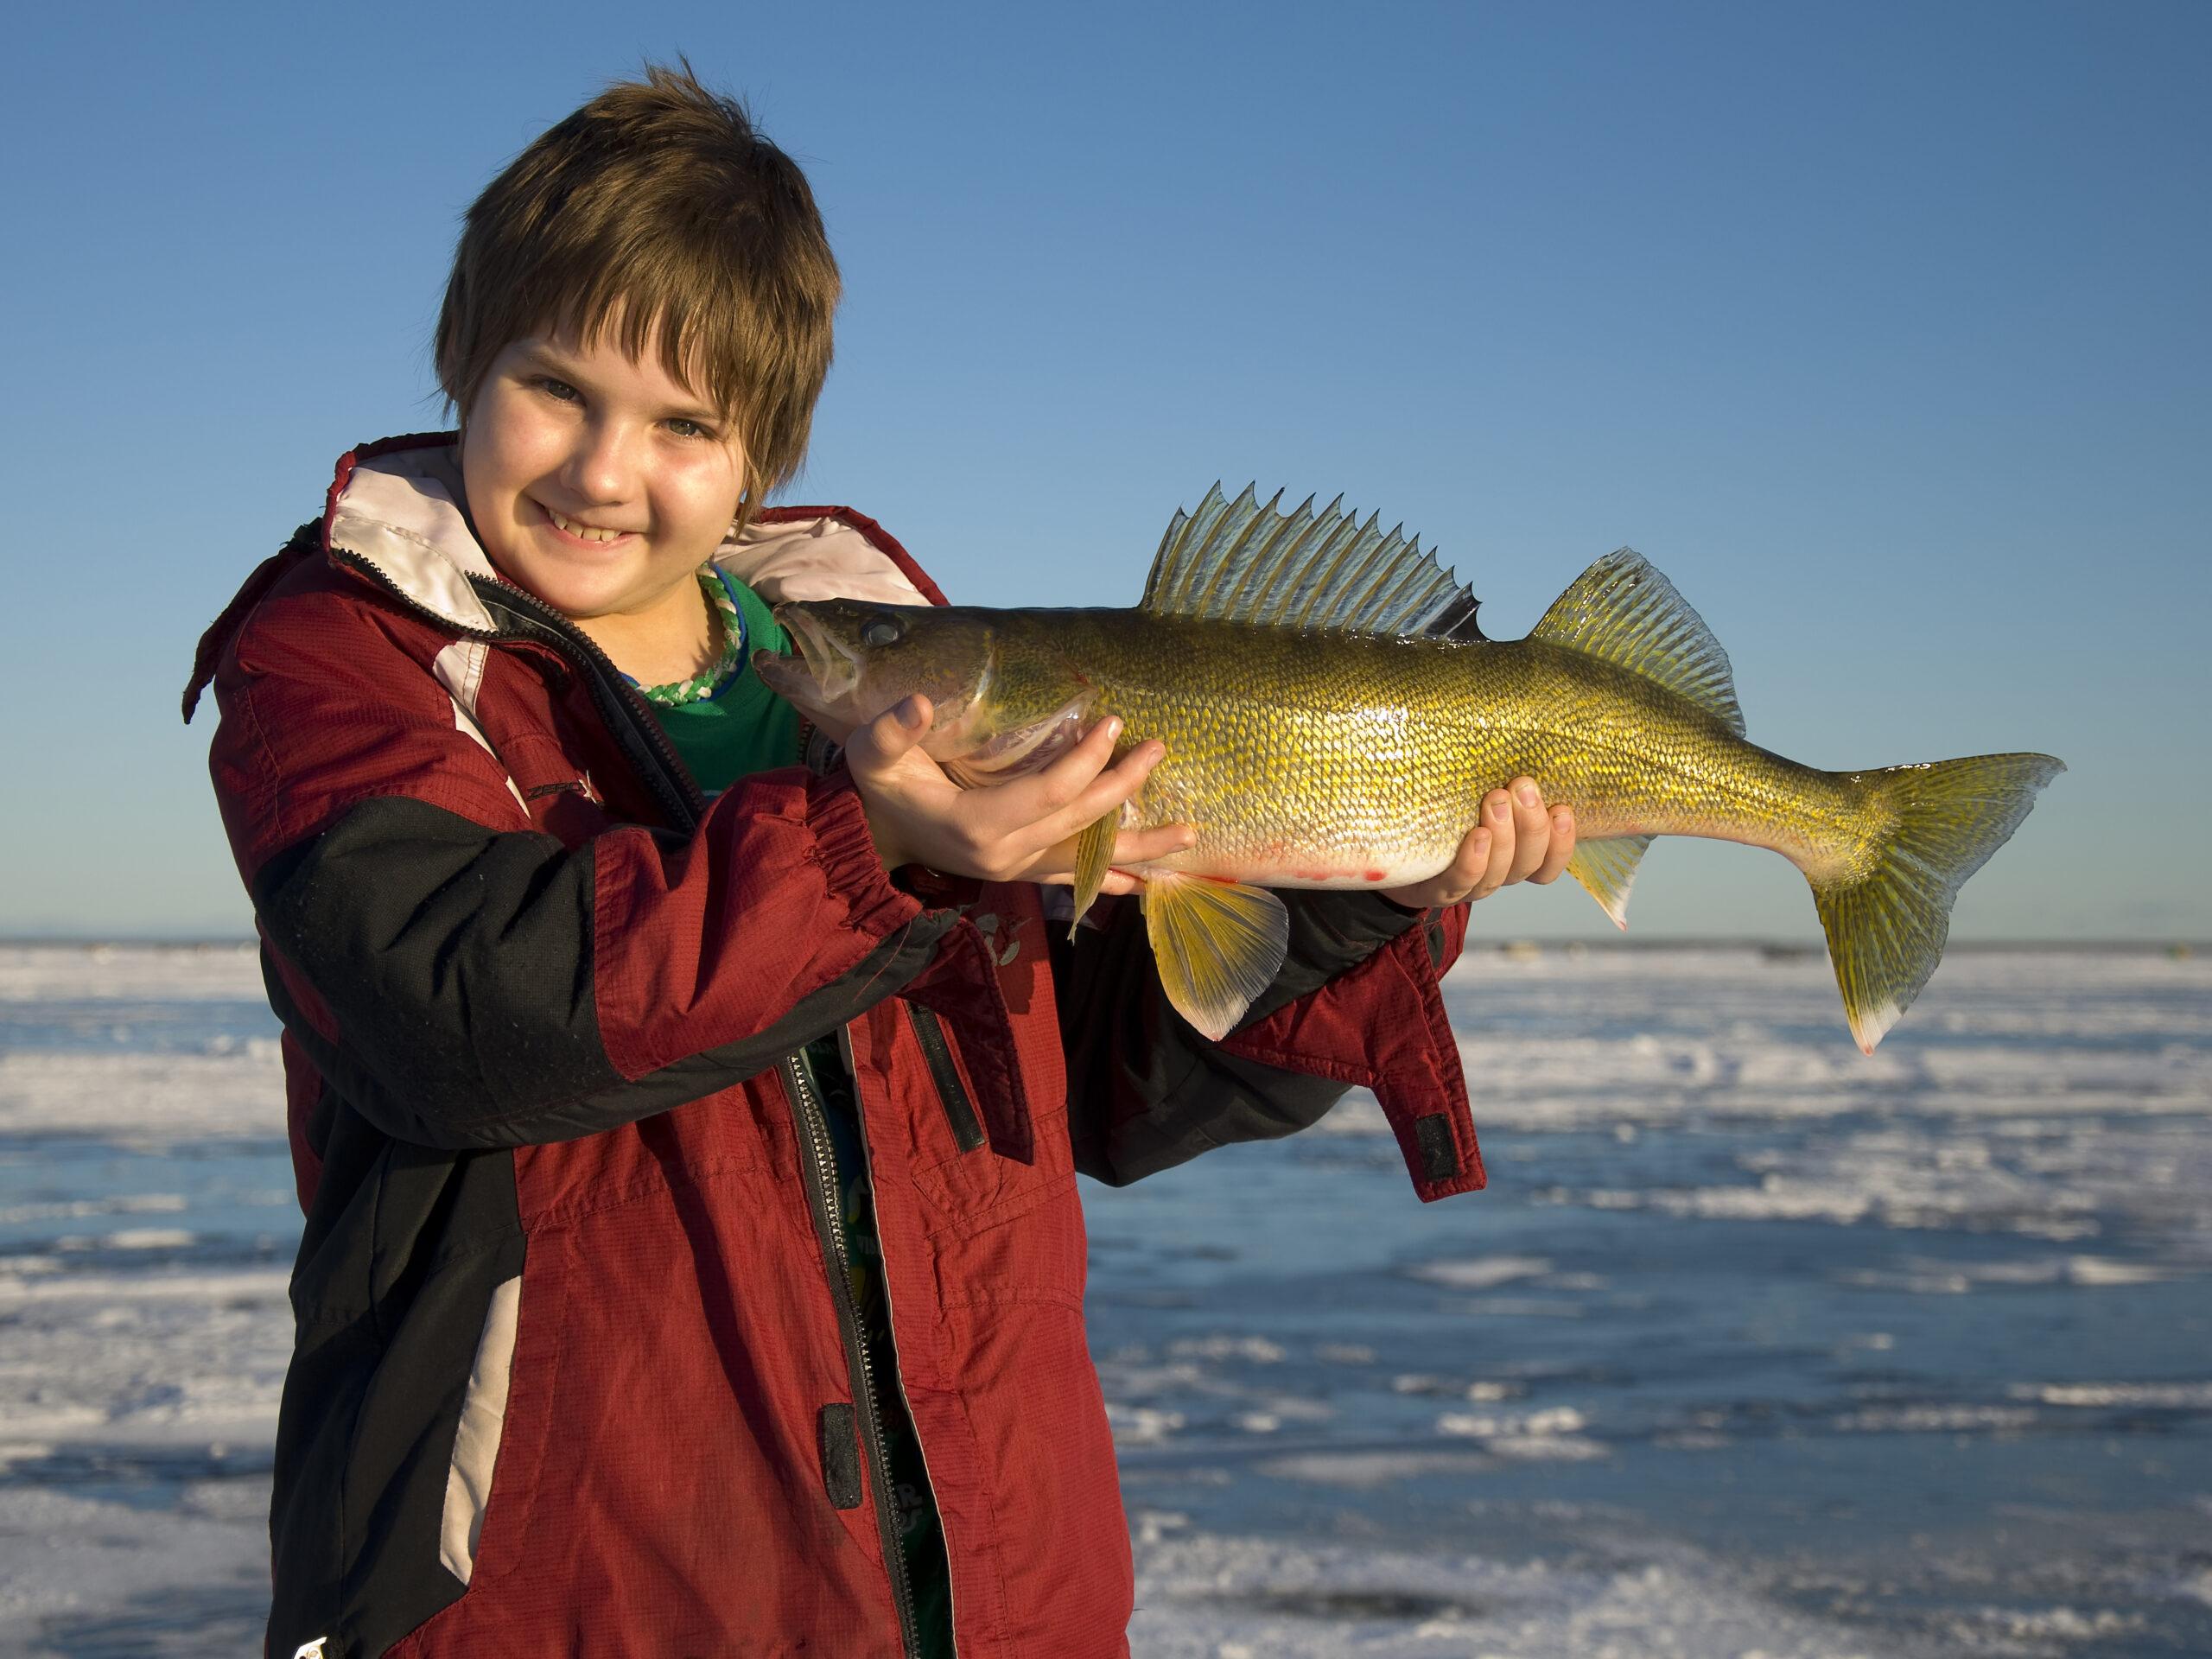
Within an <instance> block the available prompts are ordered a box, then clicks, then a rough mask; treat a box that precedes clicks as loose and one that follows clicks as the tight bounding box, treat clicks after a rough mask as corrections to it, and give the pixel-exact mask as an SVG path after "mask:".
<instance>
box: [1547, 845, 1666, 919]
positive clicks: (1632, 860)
mask: <svg viewBox="0 0 2212 1659" xmlns="http://www.w3.org/2000/svg"><path fill="white" fill-rule="evenodd" d="M1651 841H1652V837H1650V836H1608V837H1607V838H1606V839H1605V840H1604V841H1578V842H1575V843H1574V856H1573V858H1570V859H1568V860H1567V874H1569V875H1571V876H1573V878H1574V879H1575V880H1578V881H1580V883H1581V884H1582V885H1583V886H1584V887H1586V888H1588V889H1589V891H1590V896H1591V897H1592V899H1596V900H1597V901H1598V905H1599V908H1600V909H1601V910H1603V911H1604V912H1605V914H1606V915H1608V916H1610V917H1611V918H1613V925H1614V926H1615V927H1618V928H1619V929H1621V930H1622V931H1624V932H1625V931H1627V929H1628V890H1629V888H1630V887H1632V886H1633V885H1634V884H1635V881H1636V867H1637V863H1638V862H1640V861H1642V859H1643V851H1644V849H1645V848H1647V847H1649V846H1650V845H1651Z"/></svg>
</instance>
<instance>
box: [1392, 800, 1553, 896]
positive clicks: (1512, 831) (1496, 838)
mask: <svg viewBox="0 0 2212 1659" xmlns="http://www.w3.org/2000/svg"><path fill="white" fill-rule="evenodd" d="M1573 856H1574V809H1573V807H1571V806H1555V807H1553V808H1552V809H1551V810H1549V811H1546V810H1545V809H1544V800H1543V797H1542V796H1541V795H1540V794H1538V793H1537V792H1536V785H1535V783H1534V782H1532V781H1531V780H1530V779H1526V778H1516V779H1514V780H1513V781H1512V782H1511V783H1510V784H1509V785H1506V786H1505V787H1504V788H1503V789H1494V790H1492V791H1491V792H1490V793H1489V794H1487V795H1485V796H1484V797H1483V809H1482V821H1481V822H1480V823H1478V824H1477V825H1476V826H1475V827H1474V828H1473V829H1470V830H1468V831H1467V836H1466V839H1465V841H1462V842H1460V843H1459V855H1458V856H1456V857H1454V858H1453V859H1452V862H1451V863H1450V864H1449V865H1447V866H1446V868H1443V869H1442V870H1440V871H1439V872H1438V873H1437V874H1434V875H1432V876H1431V877H1429V878H1428V880H1426V881H1416V882H1414V884H1413V885H1412V886H1411V887H1385V888H1383V889H1382V893H1383V897H1384V898H1385V899H1390V900H1391V901H1393V902H1394V903H1396V904H1401V905H1403V906H1406V907H1407V908H1408V910H1427V909H1428V908H1429V907H1430V906H1433V905H1456V904H1458V903H1459V901H1460V900H1461V899H1487V898H1489V897H1490V896H1491V894H1492V893H1496V892H1497V890H1498V889H1499V888H1500V887H1511V886H1512V885H1513V884H1514V883H1515V882H1516V881H1534V882H1535V883H1536V884H1537V885H1538V886H1539V887H1542V886H1545V885H1547V884H1548V883H1550V882H1553V881H1556V880H1559V877H1560V871H1562V870H1564V869H1565V868H1567V860H1568V859H1570V858H1572V857H1573Z"/></svg>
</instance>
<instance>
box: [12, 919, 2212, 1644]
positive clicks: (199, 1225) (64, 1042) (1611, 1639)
mask: <svg viewBox="0 0 2212 1659" xmlns="http://www.w3.org/2000/svg"><path fill="white" fill-rule="evenodd" d="M261 995H262V993H261V988H260V976H259V969H258V964H257V958H256V956H255V953H254V952H253V951H252V950H251V949H238V948H231V947H219V948H211V949H204V950H203V949H194V948H189V947H187V948H169V949H143V948H139V949H133V948H122V947H118V948H115V949H111V950H84V949H81V948H73V947H72V948H46V947H40V948H31V949H21V948H0V1655H9V1654H16V1653H22V1654H48V1653H54V1654H63V1653H66V1654H72V1655H89V1656H95V1659H98V1656H118V1659H119V1656H125V1655H141V1654H162V1655H168V1654H175V1655H197V1654H207V1653H215V1652H236V1651H245V1650H247V1649H249V1648H251V1646H252V1645H253V1643H254V1640H255V1636H254V1632H255V1630H256V1628H257V1619H258V1615H259V1610H260V1607H261V1605H263V1603H264V1601H265V1596H266V1578H265V1574H266V1532H265V1527H266V1522H265V1508H266V1502H267V1486H268V1467H269V1446H270V1437H271V1434H272V1433H273V1427H274V1421H275V1413H276V1406H277V1395H278V1391H279V1389H280V1387H281V1382H282V1377H283V1368H284V1364H285V1362H286V1358H287V1351H288V1346H289V1312H288V1309H287V1306H286V1302H285V1282H286V1276H287V1269H288V1267H289V1253H290V1249H291V1247H292V1243H293V1242H294V1240H295V1239H296V1235H297V1228H298V1216H297V1211H296V1206H295V1205H293V1203H292V1200H291V1198H290V1194H289V1186H290V1175H289V1166H288V1162H287V1159H286V1154H285V1151H284V1146H283V1109H282V1091H281V1079H280V1068H279V1065H278V1061H277V1050H276V1045H275V1042H274V1026H273V1023H272V1022H271V1021H270V1019H269V1017H268V1015H267V1014H266V1011H265V1008H263V1007H261V1006H260V1003H259V999H260V997H261ZM1446 1003H1447V1007H1449V1008H1450V1010H1451V1012H1452V1016H1453V1019H1454V1021H1455V1024H1456V1026H1457V1027H1458V1029H1459V1033H1460V1037H1461V1043H1462V1052H1463V1054H1464V1056H1465V1061H1466V1064H1467V1067H1468V1073H1469V1078H1470V1083H1471V1090H1472V1092H1473V1096H1474V1098H1475V1103H1476V1112H1477V1116H1478V1122H1479V1123H1480V1124H1481V1127H1482V1129H1483V1134H1484V1147H1485V1151H1486V1154H1487V1156H1488V1159H1489V1162H1490V1166H1491V1189H1490V1191H1489V1192H1486V1193H1484V1194H1482V1195H1479V1196H1477V1197H1471V1198H1458V1199H1453V1200H1452V1201H1450V1202H1448V1203H1446V1204H1443V1205H1428V1206H1424V1205H1418V1204H1416V1203H1414V1200H1413V1198H1412V1196H1411V1194H1410V1192H1408V1187H1407V1184H1406V1176H1405V1173H1404V1170H1403V1168H1402V1164H1401V1163H1400V1161H1399V1160H1398V1155H1397V1152H1396V1149H1395V1144H1394V1143H1393V1141H1391V1140H1390V1138H1389V1129H1388V1126H1387V1125H1386V1124H1385V1123H1384V1122H1383V1119H1382V1116H1381V1114H1380V1112H1379V1111H1378V1110H1377V1109H1376V1108H1375V1106H1374V1104H1373V1103H1372V1102H1371V1101H1369V1100H1366V1099H1364V1098H1355V1099H1353V1100H1351V1101H1348V1102H1347V1103H1345V1104H1344V1106H1342V1107H1340V1108H1339V1109H1338V1110H1336V1111H1335V1112H1333V1113H1332V1114H1331V1115H1330V1116H1329V1117H1328V1118H1327V1119H1325V1121H1324V1122H1323V1123H1322V1124H1321V1125H1320V1126H1319V1131H1318V1132H1317V1133H1315V1134H1313V1135H1306V1136H1301V1137H1298V1138H1297V1139H1295V1140H1294V1141H1287V1142H1283V1143H1279V1144H1274V1145H1269V1146H1265V1147H1239V1148H1231V1149H1228V1150H1225V1151H1224V1152H1222V1153H1220V1154H1215V1155H1213V1156H1210V1157H1208V1158H1206V1159H1203V1160H1198V1162H1196V1163H1195V1164H1193V1165H1192V1166H1187V1167H1186V1168H1185V1169H1181V1170H1177V1171H1172V1172H1169V1173H1166V1174H1164V1175H1162V1176H1160V1177H1157V1178H1154V1179H1151V1180H1147V1181H1145V1182H1142V1183H1139V1184H1138V1185H1135V1186H1134V1187H1132V1188H1130V1189H1128V1191H1127V1192H1106V1191H1103V1190H1102V1189H1095V1188H1091V1189H1086V1192H1085V1201H1086V1204H1087V1205H1088V1206H1089V1208H1090V1216H1091V1224H1092V1240H1093V1253H1092V1262H1091V1275H1090V1314H1091V1325H1092V1332H1093V1345H1094V1350H1095V1351H1096V1354H1097V1356H1098V1358H1099V1362H1100V1372H1101V1380H1102V1384H1103V1389H1104V1391H1105V1395H1106V1398H1107V1402H1108V1409H1109V1418H1110V1421H1111V1422H1112V1425H1113V1427H1114V1431H1115V1434H1116V1441H1117V1445H1118V1446H1119V1448H1120V1451H1121V1454H1122V1465H1123V1475H1124V1481H1125V1484H1126V1486H1127V1489H1128V1497H1129V1501H1130V1510H1131V1519H1132V1535H1133V1538H1134V1539H1135V1551H1136V1560H1137V1569H1138V1586H1139V1587H1138V1600H1139V1612H1138V1615H1137V1618H1136V1621H1135V1625H1134V1626H1133V1628H1132V1631H1131V1637H1132V1641H1133V1643H1134V1646H1135V1652H1136V1653H1137V1654H1138V1655H1139V1656H1147V1659H1148V1656H1170V1659H1179V1656H1186V1655H1188V1656H1199V1655H1203V1656H1205V1659H1239V1656H1251V1659H1259V1656H1267V1659H1276V1656H1282V1659H1303V1656H1317V1659H1318V1656H1322V1655H1331V1656H1334V1655H1371V1656H1399V1655H1419V1656H1422V1659H1429V1656H1466V1659H1474V1656H1483V1655H1491V1656H1497V1659H1548V1656H1567V1655H1573V1656H1575V1659H1601V1656H1605V1655H1614V1656H1619V1659H1664V1656H1681V1659H1751V1656H1764V1659H1785V1656H1788V1659H1847V1656H1853V1655H1864V1656H1868V1659H1873V1656H1881V1659H1919V1656H1931V1659H1932V1656H1981V1655H1989V1656H1999V1655H2004V1656H2026V1659H2041V1656H2069V1659H2070V1656H2076V1655H2082V1656H2087V1655H2095V1656H2098V1659H2152V1656H2168V1655H2180V1654H2185V1653H2202V1652H2207V1651H2212V1576H2208V1574H2207V1573H2206V1570H2205V1567H2204V1562H2205V1561H2206V1560H2212V1297H2208V1296H2207V1295H2206V1289H2207V1284H2206V1280H2207V1275H2208V1274H2212V964H2209V963H2205V962H2203V961H2201V960H2175V959H2171V958H2169V957H2164V956H2161V955H2158V954H2156V953H2152V952H2141V953H2135V954H2127V953H2120V952H2113V953H2073V954H2065V955H2054V954H2048V953H2046V954H2034V953H2024V952H2022V953H2003V952H1973V951H1960V952H1955V953H1954V955H1953V957H1952V958H1951V959H1950V960H1949V961H1948V962H1947V963H1945V965H1944V966H1943V968H1942V970H1941V971H1940V972H1939V973H1938V975H1937V976H1936V979H1935V981H1934V982H1932V983H1931V985H1930V986H1929V989H1928V991H1927V993H1926V994H1925V995H1923V998H1922V1000H1921V1002H1920V1003H1919V1005H1918V1006H1916V1007H1915V1008H1914V1009H1913V1010H1912V1011H1911V1012H1910V1014H1908V1015H1907V1017H1906V1019H1905V1020H1904V1024H1903V1025H1902V1026H1901V1027H1899V1028H1898V1029H1897V1031H1896V1032H1895V1033H1892V1034H1891V1037H1890V1038H1889V1039H1888V1040H1887V1041H1886V1042H1885V1045H1884V1046H1883V1048H1882V1049H1881V1051H1880V1052H1878V1054H1877V1055H1875V1056H1874V1057H1872V1058H1865V1057H1862V1056H1860V1055H1859V1053H1858V1052H1857V1050H1856V1049H1855V1048H1854V1047H1853V1046H1852V1045H1851V1043H1850V1041H1849V1039H1848V1037H1847V1034H1846V1033H1845V1032H1844V1029H1843V1025H1842V1020H1841V1016H1840V1009H1839V1007H1838V1006H1837V1003H1836V998H1835V992H1834V983H1833V981H1832V979H1831V978H1830V976H1829V974H1828V969H1827V964H1826V963H1825V961H1823V960H1821V958H1819V957H1806V956H1802V955H1791V954H1783V955H1779V956H1775V955H1769V954H1765V953H1762V952H1759V951H1758V950H1575V951H1573V952H1569V951H1564V950H1560V951H1548V952H1538V953H1535V954H1533V955H1531V954H1529V953H1519V954H1516V955H1512V956H1509V955H1507V954H1505V953H1502V952H1497V951H1490V950H1475V951H1473V952H1471V954H1470V955H1469V956H1468V957H1466V958H1465V960H1464V961H1463V963H1462V964H1461V966H1460V967H1459V969H1458V970H1457V971H1456V972H1455V973H1454V974H1453V975H1452V976H1451V978H1450V979H1449V981H1448V982H1447V984H1446Z"/></svg>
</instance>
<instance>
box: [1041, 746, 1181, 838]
mask: <svg viewBox="0 0 2212 1659" xmlns="http://www.w3.org/2000/svg"><path fill="white" fill-rule="evenodd" d="M1166 753H1167V751H1166V747H1164V746H1162V745H1160V744H1159V743H1140V744H1138V745H1137V747H1135V748H1134V749H1131V750H1130V751H1129V752H1128V753H1127V754H1125V755H1123V756H1122V758H1121V759H1120V760H1116V761H1115V762H1114V764H1113V765H1112V766H1108V767H1107V768H1106V769H1105V770H1104V771H1103V772H1099V773H1098V775H1097V776H1096V778H1093V779H1091V780H1090V782H1089V784H1088V785H1085V787H1084V789H1083V791H1082V792H1081V793H1079V794H1077V796H1076V797H1075V798H1074V799H1073V800H1071V801H1070V802H1069V803H1068V804H1066V805H1065V806H1063V807H1061V808H1060V809H1059V810H1058V811H1055V812H1051V813H1048V814H1047V815H1046V816H1045V817H1040V818H1039V819H1038V820H1037V821H1036V823H1035V824H1034V825H1033V834H1034V835H1035V836H1036V837H1037V838H1038V839H1039V841H1040V842H1042V843H1043V844H1044V845H1046V846H1050V845H1052V843H1053V842H1057V841H1064V840H1065V839H1066V838H1067V837H1068V836H1073V835H1077V834H1079V833H1081V832H1082V831H1083V830H1084V829H1089V828H1090V826H1091V825H1092V824H1094V823H1097V822H1098V820H1099V819H1101V818H1103V817H1105V816H1106V815H1107V814H1108V813H1109V812H1112V811H1115V810H1118V809H1119V808H1120V806H1121V805H1122V803H1123V802H1124V801H1126V800H1128V798H1130V797H1131V796H1132V795H1135V793H1136V792H1137V791H1138V790H1140V789H1141V788H1142V787H1143V786H1144V780H1145V779H1147V777H1149V776H1151V774H1152V769H1153V768H1154V766H1158V765H1159V764H1160V761H1161V760H1163V759H1165V758H1166Z"/></svg>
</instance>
